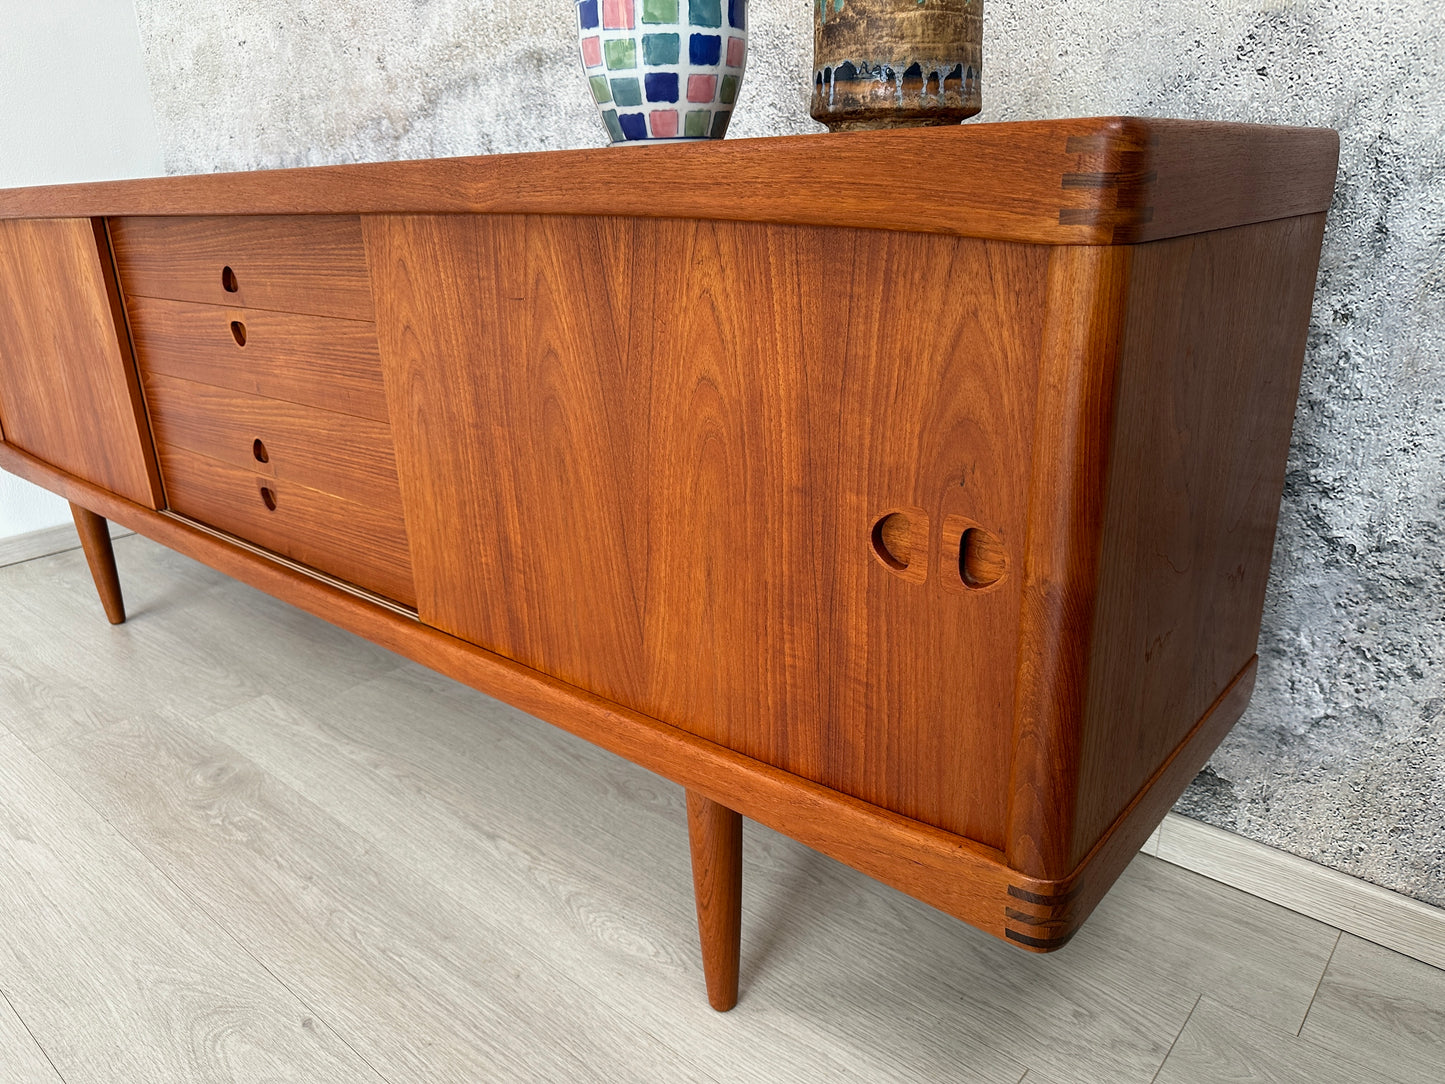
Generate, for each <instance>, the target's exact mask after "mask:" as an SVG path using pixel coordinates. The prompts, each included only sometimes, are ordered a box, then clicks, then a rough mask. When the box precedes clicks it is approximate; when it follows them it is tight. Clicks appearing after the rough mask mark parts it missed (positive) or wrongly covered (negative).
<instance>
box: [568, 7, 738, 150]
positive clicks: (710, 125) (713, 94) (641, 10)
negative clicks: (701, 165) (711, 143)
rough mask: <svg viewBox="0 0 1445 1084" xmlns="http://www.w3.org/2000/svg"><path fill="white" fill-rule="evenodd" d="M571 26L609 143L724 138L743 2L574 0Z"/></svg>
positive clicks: (732, 94) (734, 87)
mask: <svg viewBox="0 0 1445 1084" xmlns="http://www.w3.org/2000/svg"><path fill="white" fill-rule="evenodd" d="M577 28H578V38H579V41H580V43H581V47H582V68H583V70H584V71H585V72H586V73H587V81H588V83H589V84H590V86H591V88H592V98H593V100H594V101H595V102H596V103H597V109H598V111H599V112H600V113H601V114H602V123H603V124H605V125H606V126H607V134H608V135H609V136H611V137H612V142H613V143H663V142H674V141H682V140H696V139H721V138H722V137H723V135H724V134H726V132H727V130H728V121H729V120H731V119H732V115H733V106H734V105H735V104H736V102H737V99H738V88H739V87H740V86H741V84H742V80H743V69H744V67H745V66H746V65H747V59H748V33H747V0H577Z"/></svg>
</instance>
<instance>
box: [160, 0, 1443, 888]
mask: <svg viewBox="0 0 1445 1084" xmlns="http://www.w3.org/2000/svg"><path fill="white" fill-rule="evenodd" d="M1438 2H1439V0H1394V2H1392V3H1391V4H1388V5H1384V4H1380V3H1378V2H1375V0H1338V2H1333V3H1329V4H1325V3H1321V2H1317V0H1215V2H1214V3H1210V4H1207V5H1205V4H1199V3H1191V2H1189V0H1159V2H1157V3H1156V2H1152V0H1151V2H1147V3H1146V2H1144V0H1122V2H1121V0H1094V2H1091V3H1084V2H1077V0H1076V2H1072V3H1065V2H1061V0H1055V2H1045V0H1014V2H1012V3H1007V4H1005V3H1002V2H1000V0H986V10H985V72H986V75H985V84H984V113H983V116H982V117H981V118H980V119H982V120H1015V119H1026V118H1035V117H1058V116H1076V115H1089V114H1107V113H1137V114H1143V115H1152V116H1178V117H1209V118H1216V119H1232V120H1247V121H1265V122H1275V123H1285V124H1319V125H1328V126H1331V127H1334V128H1338V129H1339V130H1340V132H1341V135H1342V140H1343V146H1342V156H1341V162H1340V177H1339V188H1338V193H1337V196H1336V199H1335V205H1334V208H1333V210H1332V212H1331V216H1330V227H1329V232H1328V234H1327V237H1326V241H1325V253H1324V261H1323V266H1322V269H1321V272H1320V286H1319V296H1318V300H1317V302H1316V306H1315V318H1314V325H1313V329H1312V331H1311V335H1310V345H1309V356H1308V358H1307V360H1306V364H1305V382H1304V390H1303V393H1302V395H1301V397H1300V405H1299V413H1298V416H1297V418H1296V421H1295V436H1294V447H1293V451H1292V454H1291V459H1290V469H1289V478H1288V481H1287V484H1286V492H1285V498H1284V507H1283V513H1282V516H1281V522H1280V534H1279V541H1278V544H1277V546H1276V551H1275V558H1274V575H1273V579H1272V583H1271V590H1270V596H1269V603H1268V607H1267V611H1266V614H1265V627H1264V632H1263V635H1262V636H1261V642H1260V654H1261V658H1262V666H1261V670H1260V684H1259V688H1258V691H1257V692H1256V694H1255V698H1254V702H1253V704H1252V706H1251V707H1250V710H1249V713H1248V715H1247V716H1246V718H1245V720H1244V721H1243V722H1242V723H1241V724H1240V726H1239V727H1238V728H1237V729H1236V731H1235V732H1234V734H1233V735H1231V737H1230V738H1229V739H1228V740H1227V741H1226V743H1225V745H1224V747H1223V748H1222V749H1221V751H1220V752H1219V753H1218V754H1217V755H1216V757H1215V758H1214V761H1213V763H1212V765H1211V767H1210V769H1208V770H1207V771H1206V772H1205V773H1204V775H1202V776H1201V777H1200V779H1199V780H1198V781H1196V783H1195V785H1194V787H1193V788H1192V789H1191V791H1190V792H1189V794H1188V795H1187V796H1186V797H1185V799H1184V801H1183V802H1182V804H1181V808H1182V809H1183V810H1184V811H1185V812H1188V813H1189V814H1191V815H1193V816H1197V817H1199V818H1201V819H1203V820H1207V821H1210V822H1212V823H1215V824H1218V825H1221V826H1223V827H1226V828H1232V829H1236V830H1238V831H1240V832H1241V833H1243V834H1245V835H1247V836H1251V837H1254V838H1256V839H1260V840H1263V841H1265V842H1267V843H1271V844H1274V845H1276V846H1279V847H1282V848H1284V849H1286V850H1290V851H1293V852H1295V853H1297V854H1301V855H1304V856H1306V857H1309V858H1313V859H1315V860H1318V861H1320V862H1323V863H1324V864H1326V865H1330V866H1335V867H1337V868H1340V869H1344V870H1347V871H1349V872H1351V873H1355V874H1358V875H1360V876H1362V877H1365V878H1368V879H1370V880H1373V881H1376V882H1377V883H1379V884H1383V885H1387V886H1389V887H1392V888H1396V889H1399V890H1401V891H1404V892H1408V893H1411V894H1413V895H1415V896H1418V897H1419V898H1421V899H1425V900H1428V901H1431V902H1433V903H1436V904H1441V905H1445V670H1442V666H1441V663H1440V660H1441V657H1442V653H1445V545H1442V542H1441V524H1442V522H1445V432H1442V430H1445V427H1442V425H1441V422H1442V420H1445V267H1442V261H1441V259H1440V257H1439V255H1438V252H1439V250H1440V246H1441V244H1442V241H1445V132H1442V126H1445V31H1442V29H1441V28H1440V20H1439V15H1438V6H1437V5H1438ZM990 5H991V6H990ZM136 7H137V13H138V15H139V20H140V27H141V39H142V42H143V45H144V50H145V57H146V66H147V71H148V74H149V77H150V83H151V90H152V94H153V98H154V103H155V109H156V118H157V122H158V125H159V128H160V134H161V142H162V146H163V149H164V154H165V161H166V168H167V169H168V170H169V171H171V172H177V173H180V172H205V171H210V170H218V169H256V168H263V167H272V166H283V165H299V164H310V163H324V162H341V161H364V160H373V159H390V158H405V157H424V156H431V155H448V154H476V153H486V152H494V151H510V150H536V149H544V148H557V147H577V146H594V145H599V144H601V143H602V142H603V141H604V139H603V132H602V128H601V126H600V124H599V123H598V121H597V120H596V117H595V115H594V113H593V110H592V108H591V105H590V103H589V102H588V101H587V97H586V92H585V89H584V84H583V81H582V78H581V76H580V74H579V71H578V68H577V61H576V58H575V46H574V43H573V32H572V19H573V15H572V11H573V6H572V3H571V0H502V2H500V3H493V2H487V0H409V2H393V3H386V4H378V3H361V2H358V0H234V2H231V3H227V4H225V5H217V4H215V3H213V2H212V0H136ZM811 19H812V4H811V0H787V2H783V0H754V2H753V4H752V19H751V28H752V29H751V33H752V52H751V55H750V61H749V68H748V74H747V78H746V80H745V83H744V88H743V94H742V97H741V100H740V105H739V108H738V111H737V114H736V117H735V121H734V125H733V129H732V132H733V135H735V136H754V135H775V134H783V133H794V132H808V131H815V130H817V129H816V126H815V125H814V124H813V123H812V122H811V121H810V120H809V119H808V116H807V95H808V86H807V78H808V71H809V66H810V56H811V49H812V37H811ZM905 183H906V180H905ZM963 195H964V196H965V198H966V195H967V193H966V192H964V193H963Z"/></svg>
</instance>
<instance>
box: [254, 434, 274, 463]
mask: <svg viewBox="0 0 1445 1084" xmlns="http://www.w3.org/2000/svg"><path fill="white" fill-rule="evenodd" d="M251 454H252V455H253V456H255V457H256V462H257V463H269V462H271V453H270V452H268V451H266V445H265V444H263V443H262V441H261V438H260V437H257V438H256V439H255V440H254V441H253V442H252V443H251Z"/></svg>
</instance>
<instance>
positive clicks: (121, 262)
mask: <svg viewBox="0 0 1445 1084" xmlns="http://www.w3.org/2000/svg"><path fill="white" fill-rule="evenodd" d="M110 233H111V244H112V246H113V247H114V250H115V260H116V267H117V269H118V271H119V272H120V281H121V287H122V289H123V290H124V291H125V294H126V296H127V297H160V298H167V299H169V300H172V301H201V302H205V303H207V304H211V305H233V306H237V307H240V308H250V309H275V310H279V311H283V312H299V313H309V314H311V315H313V316H336V317H342V318H345V319H351V320H371V319H373V318H374V316H373V313H374V310H373V308H372V303H371V285H370V282H369V280H368V276H367V271H366V250H365V248H364V246H363V245H362V240H361V223H360V220H359V219H356V218H345V217H324V216H309V215H301V216H294V215H280V216H274V217H266V218H113V219H111V220H110Z"/></svg>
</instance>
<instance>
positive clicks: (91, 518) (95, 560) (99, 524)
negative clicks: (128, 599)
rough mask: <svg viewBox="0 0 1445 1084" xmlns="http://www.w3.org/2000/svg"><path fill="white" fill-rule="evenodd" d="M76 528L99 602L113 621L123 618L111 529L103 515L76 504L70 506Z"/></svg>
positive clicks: (117, 623) (111, 621)
mask: <svg viewBox="0 0 1445 1084" xmlns="http://www.w3.org/2000/svg"><path fill="white" fill-rule="evenodd" d="M70 514H71V515H72V516H73V517H74V518H75V530H76V533H78V534H79V535H80V544H81V546H82V547H83V548H84V549H85V562H86V564H88V565H90V578H91V579H93V580H94V581H95V589H96V591H97V592H99V593H100V604H101V605H102V606H104V607H105V616H106V617H108V618H110V623H111V624H112V625H119V624H120V623H121V622H122V621H124V620H125V600H124V599H122V598H121V595H120V575H119V574H118V573H117V572H116V570H115V551H114V550H112V549H111V547H110V529H109V527H108V526H107V524H106V522H105V520H104V519H102V518H101V517H100V516H97V515H96V514H95V513H94V512H92V511H90V510H89V509H88V508H82V507H80V505H78V504H72V505H71V506H70Z"/></svg>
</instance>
